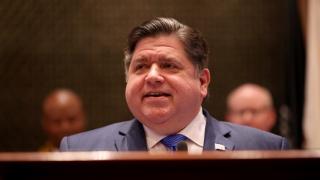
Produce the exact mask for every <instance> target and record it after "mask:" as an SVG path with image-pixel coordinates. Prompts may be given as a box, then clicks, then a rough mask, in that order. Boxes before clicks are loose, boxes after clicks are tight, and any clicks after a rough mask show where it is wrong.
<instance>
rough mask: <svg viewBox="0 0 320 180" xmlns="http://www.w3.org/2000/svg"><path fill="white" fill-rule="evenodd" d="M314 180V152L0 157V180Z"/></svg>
mask: <svg viewBox="0 0 320 180" xmlns="http://www.w3.org/2000/svg"><path fill="white" fill-rule="evenodd" d="M79 178H80V179H116V180H118V179H178V180H185V179H196V180H201V179H208V180H209V179H214V180H216V179H217V180H222V179H269V180H276V179H320V151H225V152H219V151H213V152H203V153H202V154H188V153H186V152H175V153H165V152H163V153H150V152H107V151H97V152H63V153H62V152H55V153H31V152H30V153H0V180H1V179H69V180H71V179H79Z"/></svg>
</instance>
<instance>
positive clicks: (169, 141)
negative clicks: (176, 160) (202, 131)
mask: <svg viewBox="0 0 320 180" xmlns="http://www.w3.org/2000/svg"><path fill="white" fill-rule="evenodd" d="M186 139H187V137H185V136H184V135H182V134H173V135H169V136H167V137H165V138H163V139H162V140H161V143H162V144H164V145H165V146H166V147H167V148H169V149H170V150H171V151H177V145H178V144H179V143H180V142H182V141H185V140H186Z"/></svg>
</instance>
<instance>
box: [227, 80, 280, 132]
mask: <svg viewBox="0 0 320 180" xmlns="http://www.w3.org/2000/svg"><path fill="white" fill-rule="evenodd" d="M227 108H228V112H227V115H226V120H228V121H230V122H232V123H236V124H241V125H246V126H251V127H254V128H258V129H261V130H264V131H271V129H272V128H273V126H274V124H275V122H276V113H275V111H274V108H273V105H272V99H271V95H270V94H269V93H268V92H266V91H265V90H264V89H262V88H260V87H256V86H251V85H246V86H242V87H241V88H239V89H237V90H235V91H234V92H233V93H231V95H230V96H229V98H228V102H227Z"/></svg>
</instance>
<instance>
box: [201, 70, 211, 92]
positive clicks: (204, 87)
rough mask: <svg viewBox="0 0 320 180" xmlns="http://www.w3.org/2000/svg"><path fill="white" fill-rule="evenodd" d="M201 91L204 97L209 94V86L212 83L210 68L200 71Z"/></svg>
mask: <svg viewBox="0 0 320 180" xmlns="http://www.w3.org/2000/svg"><path fill="white" fill-rule="evenodd" d="M199 78H200V92H201V96H202V97H203V98H204V97H206V96H207V94H208V87H209V83H210V79H211V77H210V71H209V69H208V68H204V69H203V70H201V73H200V77H199Z"/></svg>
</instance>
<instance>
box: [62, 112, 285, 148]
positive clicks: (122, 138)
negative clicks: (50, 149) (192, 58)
mask: <svg viewBox="0 0 320 180" xmlns="http://www.w3.org/2000/svg"><path fill="white" fill-rule="evenodd" d="M203 113H204V115H205V117H206V119H207V123H206V128H205V140H204V148H203V150H204V151H207V150H215V144H220V145H222V146H224V147H225V149H226V150H283V149H288V142H287V140H286V139H285V138H283V137H280V136H277V135H274V134H271V133H268V132H264V131H261V130H258V129H254V128H250V127H246V126H240V125H235V124H231V123H227V122H221V121H217V120H216V119H215V118H213V117H212V116H210V114H209V113H208V112H207V111H205V110H204V111H203ZM60 150H61V151H147V150H148V149H147V143H146V138H145V132H144V128H143V126H142V124H141V123H140V122H139V121H138V120H136V119H133V120H131V121H125V122H120V123H115V124H112V125H108V126H105V127H102V128H99V129H94V130H91V131H87V132H83V133H80V134H76V135H72V136H68V137H64V138H63V139H62V141H61V144H60Z"/></svg>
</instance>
